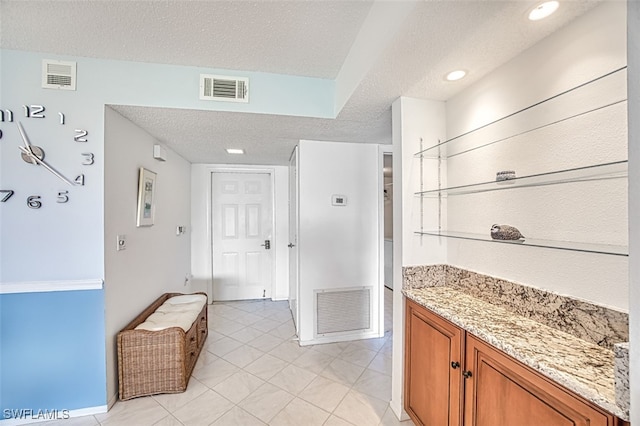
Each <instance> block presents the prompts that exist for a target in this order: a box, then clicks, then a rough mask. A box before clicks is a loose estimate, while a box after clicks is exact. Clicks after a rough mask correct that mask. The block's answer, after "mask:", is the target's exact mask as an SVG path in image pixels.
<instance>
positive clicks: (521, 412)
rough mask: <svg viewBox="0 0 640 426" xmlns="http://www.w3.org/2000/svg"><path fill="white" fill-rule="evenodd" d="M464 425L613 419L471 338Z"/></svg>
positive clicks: (601, 424)
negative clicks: (469, 373) (469, 375)
mask: <svg viewBox="0 0 640 426" xmlns="http://www.w3.org/2000/svg"><path fill="white" fill-rule="evenodd" d="M466 346H467V352H466V364H465V365H466V369H467V370H469V371H470V372H471V373H472V375H471V377H469V378H467V379H466V381H465V401H464V404H465V415H464V424H465V426H497V425H518V426H540V425H545V426H565V425H566V426H569V425H571V426H574V425H575V426H606V425H608V424H611V425H612V424H614V423H613V420H614V419H613V417H612V416H611V415H609V414H605V413H602V412H601V411H599V410H597V409H595V408H594V407H593V406H591V405H590V404H588V403H587V402H586V401H584V400H582V399H580V398H579V397H577V396H575V395H572V394H571V393H569V392H567V391H566V390H564V389H562V388H560V387H558V386H557V385H555V384H553V383H552V382H551V381H549V380H548V379H546V378H545V377H544V376H542V375H540V374H538V373H537V372H535V371H533V370H531V369H529V368H528V367H526V366H525V365H523V364H521V363H519V362H518V361H516V360H514V359H512V358H510V357H508V356H507V355H505V354H504V353H502V352H500V351H498V350H497V349H495V348H493V347H491V346H489V345H487V344H486V343H484V342H482V341H480V340H478V339H476V338H475V337H473V336H471V335H467V340H466Z"/></svg>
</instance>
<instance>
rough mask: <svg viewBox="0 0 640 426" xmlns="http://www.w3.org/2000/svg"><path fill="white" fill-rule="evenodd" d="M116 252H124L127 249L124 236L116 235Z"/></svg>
mask: <svg viewBox="0 0 640 426" xmlns="http://www.w3.org/2000/svg"><path fill="white" fill-rule="evenodd" d="M116 239H117V246H116V251H120V250H124V249H126V248H127V236H126V235H118V236H117V237H116Z"/></svg>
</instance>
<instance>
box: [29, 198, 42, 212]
mask: <svg viewBox="0 0 640 426" xmlns="http://www.w3.org/2000/svg"><path fill="white" fill-rule="evenodd" d="M40 198H41V197H40V196H39V195H32V196H31V197H29V198H27V206H29V207H30V208H32V209H39V208H40V207H42V202H41V201H40Z"/></svg>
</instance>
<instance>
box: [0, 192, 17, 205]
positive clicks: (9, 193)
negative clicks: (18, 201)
mask: <svg viewBox="0 0 640 426" xmlns="http://www.w3.org/2000/svg"><path fill="white" fill-rule="evenodd" d="M3 192H4V193H5V194H7V195H5V196H4V197H2V199H1V200H0V202H3V203H6V202H7V201H9V198H11V196H12V195H13V193H14V192H13V191H12V190H10V189H1V190H0V193H3Z"/></svg>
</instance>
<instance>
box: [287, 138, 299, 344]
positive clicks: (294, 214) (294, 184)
mask: <svg viewBox="0 0 640 426" xmlns="http://www.w3.org/2000/svg"><path fill="white" fill-rule="evenodd" d="M298 152H299V151H298V145H296V146H295V147H294V148H293V151H292V152H291V155H290V156H289V244H291V243H293V241H291V230H294V231H295V235H296V241H295V243H296V250H295V253H294V256H295V260H296V261H295V264H292V262H291V251H289V309H290V310H291V289H292V288H293V287H295V297H296V299H295V300H296V301H295V312H292V315H293V319H294V321H293V322H294V327H295V329H296V335H299V333H300V252H299V247H298V246H299V243H300V235H299V233H298V231H299V223H300V194H299V181H298V172H299V166H300V156H299V155H298ZM293 159H295V162H296V170H295V180H293V181H292V179H291V162H292V160H293ZM293 193H295V205H294V204H293V203H292V202H291V199H292V197H291V195H292V194H293ZM294 267H295V271H292V269H293V268H294ZM292 276H294V277H295V281H294V282H293V283H292V282H291V277H292Z"/></svg>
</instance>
